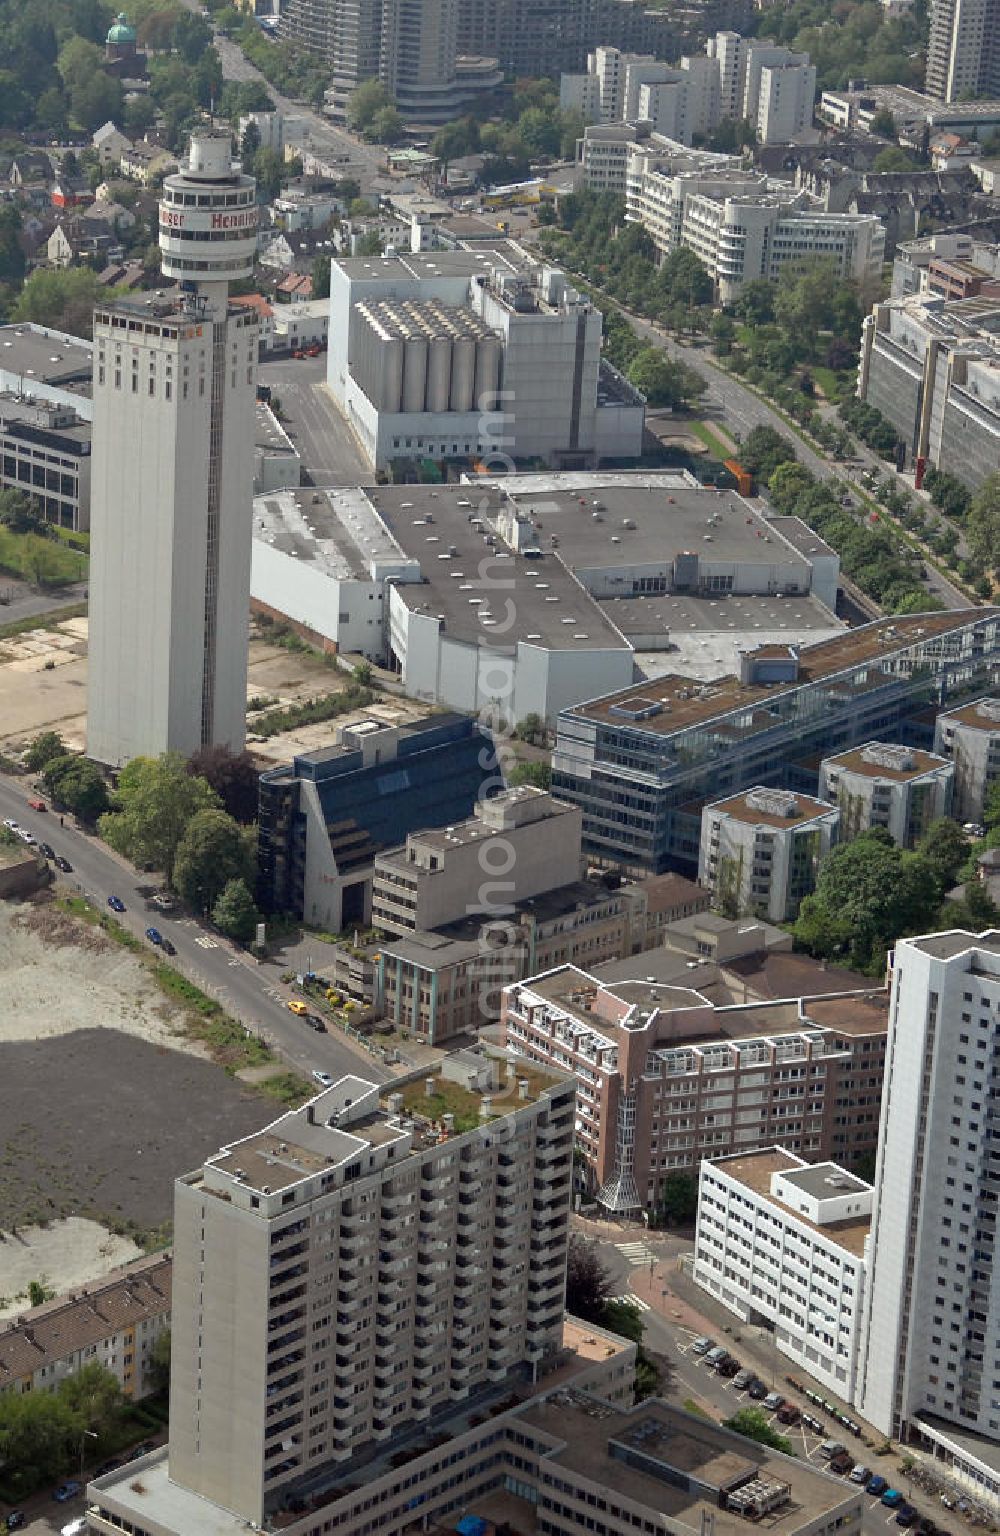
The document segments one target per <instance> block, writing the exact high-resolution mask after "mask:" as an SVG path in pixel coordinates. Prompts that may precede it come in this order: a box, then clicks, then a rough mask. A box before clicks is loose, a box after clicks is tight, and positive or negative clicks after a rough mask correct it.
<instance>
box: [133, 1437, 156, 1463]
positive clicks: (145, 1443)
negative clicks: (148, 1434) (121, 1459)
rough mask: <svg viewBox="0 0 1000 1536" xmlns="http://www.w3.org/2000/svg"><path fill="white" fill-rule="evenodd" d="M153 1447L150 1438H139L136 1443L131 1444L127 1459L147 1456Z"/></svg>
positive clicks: (134, 1459)
mask: <svg viewBox="0 0 1000 1536" xmlns="http://www.w3.org/2000/svg"><path fill="white" fill-rule="evenodd" d="M152 1449H153V1442H152V1440H140V1441H139V1444H138V1445H133V1447H132V1449H131V1450H130V1451H129V1453H128V1459H129V1461H138V1460H139V1457H140V1456H148V1455H149V1453H150V1451H151V1450H152Z"/></svg>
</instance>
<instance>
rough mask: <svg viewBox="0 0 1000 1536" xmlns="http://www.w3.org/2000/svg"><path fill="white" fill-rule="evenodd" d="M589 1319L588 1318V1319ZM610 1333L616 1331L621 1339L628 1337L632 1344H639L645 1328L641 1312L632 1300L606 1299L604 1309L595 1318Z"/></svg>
mask: <svg viewBox="0 0 1000 1536" xmlns="http://www.w3.org/2000/svg"><path fill="white" fill-rule="evenodd" d="M588 1321H590V1319H588ZM595 1321H597V1322H598V1323H600V1324H601V1326H602V1327H603V1328H607V1329H608V1331H609V1332H610V1333H617V1334H618V1335H619V1336H620V1337H621V1338H623V1339H630V1340H631V1341H632V1343H633V1344H641V1343H642V1336H643V1334H644V1333H645V1331H646V1329H645V1326H644V1324H643V1321H642V1313H641V1312H640V1311H639V1308H638V1307H637V1306H636V1304H635V1302H634V1301H619V1300H617V1299H615V1300H613V1301H606V1302H605V1303H604V1311H603V1312H602V1313H601V1315H600V1317H599V1318H597V1319H595Z"/></svg>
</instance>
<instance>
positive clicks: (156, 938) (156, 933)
mask: <svg viewBox="0 0 1000 1536" xmlns="http://www.w3.org/2000/svg"><path fill="white" fill-rule="evenodd" d="M146 937H147V939H148V940H149V942H150V944H157V945H159V947H160V948H161V949H162V948H163V934H162V933H161V932H160V930H159V928H147V929H146Z"/></svg>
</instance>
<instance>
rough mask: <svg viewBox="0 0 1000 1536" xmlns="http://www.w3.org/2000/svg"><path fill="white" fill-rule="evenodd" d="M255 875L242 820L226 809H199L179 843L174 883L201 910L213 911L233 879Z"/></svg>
mask: <svg viewBox="0 0 1000 1536" xmlns="http://www.w3.org/2000/svg"><path fill="white" fill-rule="evenodd" d="M251 878H252V871H251V869H250V863H249V859H248V857H247V846H246V843H245V841H244V839H243V833H242V830H241V828H240V824H239V822H238V821H234V820H233V818H232V816H227V815H226V812H225V811H214V810H213V811H198V812H197V813H196V814H195V815H194V816H192V817H191V820H190V821H189V822H188V824H187V826H186V828H185V829H184V835H183V837H182V838H181V840H180V842H179V844H178V845H177V854H176V857H175V859H174V870H173V882H172V883H173V886H174V889H175V890H176V891H177V892H178V894H179V895H180V896H182V897H183V899H184V900H185V901H186V902H187V904H188V906H190V907H193V908H194V909H195V911H198V912H209V911H211V909H212V907H213V906H214V905H215V903H216V901H218V899H219V897H220V896H221V895H222V892H223V891H224V890H225V888H226V886H227V885H228V884H229V883H230V881H236V880H242V881H244V882H246V881H248V880H250V879H251Z"/></svg>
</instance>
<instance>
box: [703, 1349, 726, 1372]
mask: <svg viewBox="0 0 1000 1536" xmlns="http://www.w3.org/2000/svg"><path fill="white" fill-rule="evenodd" d="M728 1358H729V1351H728V1349H723V1347H722V1345H721V1344H716V1346H715V1348H714V1349H710V1350H709V1352H708V1354H707V1355H706V1356H705V1364H706V1365H710V1366H711V1367H712V1369H713V1370H715V1369H716V1368H717V1367H718V1366H720V1365H721V1364H722V1362H723V1360H728Z"/></svg>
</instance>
